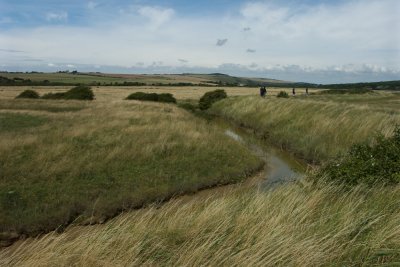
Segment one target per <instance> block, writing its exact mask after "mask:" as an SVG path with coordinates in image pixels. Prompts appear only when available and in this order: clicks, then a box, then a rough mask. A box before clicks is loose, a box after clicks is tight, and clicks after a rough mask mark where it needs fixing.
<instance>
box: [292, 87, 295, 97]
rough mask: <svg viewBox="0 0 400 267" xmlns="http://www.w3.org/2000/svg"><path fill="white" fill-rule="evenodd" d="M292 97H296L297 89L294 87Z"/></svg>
mask: <svg viewBox="0 0 400 267" xmlns="http://www.w3.org/2000/svg"><path fill="white" fill-rule="evenodd" d="M292 95H293V96H295V95H296V89H294V87H293V89H292Z"/></svg>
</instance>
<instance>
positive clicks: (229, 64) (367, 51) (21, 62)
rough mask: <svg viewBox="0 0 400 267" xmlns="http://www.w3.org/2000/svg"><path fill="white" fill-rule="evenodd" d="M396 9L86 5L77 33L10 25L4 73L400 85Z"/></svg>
mask: <svg viewBox="0 0 400 267" xmlns="http://www.w3.org/2000/svg"><path fill="white" fill-rule="evenodd" d="M396 10H400V1H396V0H365V1H358V0H351V1H346V2H336V3H333V4H327V3H320V4H313V5H309V4H308V5H307V4H302V5H296V6H295V5H289V4H287V3H286V4H284V3H282V2H281V1H280V2H278V1H256V2H254V1H253V2H243V3H242V4H241V5H239V7H237V9H235V10H234V11H230V12H226V13H225V14H222V15H221V14H218V15H213V14H208V15H199V14H195V15H192V14H184V13H179V11H177V9H176V8H174V6H149V5H123V6H120V5H116V6H107V5H100V4H97V2H86V3H82V11H80V12H84V13H83V15H82V14H81V13H80V18H81V17H83V18H85V20H84V21H83V22H82V23H80V24H79V25H76V24H73V23H72V22H73V21H75V20H74V18H75V17H74V16H76V14H75V13H73V12H72V11H70V10H68V9H66V10H59V11H51V12H48V13H46V15H45V20H44V21H45V22H46V23H41V24H39V25H38V24H37V23H36V24H35V23H28V24H26V25H24V26H21V25H20V24H18V25H17V26H12V23H11V25H10V23H7V24H6V25H10V26H8V27H7V28H4V27H2V28H1V29H0V47H1V48H2V49H0V61H1V63H2V64H1V69H4V70H39V69H40V70H52V71H55V70H57V68H68V67H67V65H70V66H72V65H73V66H75V67H76V68H82V71H83V70H90V68H92V69H91V70H96V71H98V70H99V69H100V70H102V71H103V70H107V71H109V72H121V71H124V72H133V73H135V72H136V73H143V72H149V73H156V72H158V73H169V72H171V73H172V72H174V73H177V72H180V71H181V72H194V71H199V72H215V71H218V72H225V73H229V74H232V75H241V76H257V77H270V78H278V79H286V80H292V81H309V82H322V83H324V82H352V81H354V82H356V81H375V80H391V79H400V65H399V62H400V35H399V34H398V32H400V19H399V16H398V14H397V11H396ZM85 12H86V13H85ZM0 14H1V13H0ZM13 20H15V19H14V18H12V19H11V20H10V21H13ZM221 36H224V38H221ZM215 40H217V42H216V41H215ZM228 40H229V45H227V42H228ZM221 47H223V49H221ZM249 47H251V48H249ZM10 51H26V52H25V53H12V52H10ZM177 58H178V60H177ZM32 59H34V60H38V61H32ZM182 59H183V60H182ZM39 60H40V61H39ZM160 62H162V64H160ZM138 64H140V65H138ZM94 66H96V68H94Z"/></svg>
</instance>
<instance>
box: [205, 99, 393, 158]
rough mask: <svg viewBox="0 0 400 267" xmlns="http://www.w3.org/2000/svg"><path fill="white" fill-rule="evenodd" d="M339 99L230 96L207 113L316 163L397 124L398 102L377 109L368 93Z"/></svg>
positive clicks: (389, 130)
mask: <svg viewBox="0 0 400 267" xmlns="http://www.w3.org/2000/svg"><path fill="white" fill-rule="evenodd" d="M362 97H363V96H359V98H358V99H360V98H361V100H362ZM393 98H395V96H393ZM341 99H345V98H344V97H343V96H342V97H341V98H333V99H331V101H328V100H327V98H326V97H323V98H322V99H321V97H319V96H318V97H316V98H315V99H314V97H313V96H304V97H291V98H289V99H282V98H281V99H278V98H267V99H261V98H260V97H253V96H248V97H232V98H229V99H225V100H222V101H220V102H217V103H215V104H214V105H213V106H212V108H211V112H212V113H213V114H217V115H219V116H222V117H224V118H226V119H228V120H231V121H233V122H235V123H237V124H239V125H242V126H245V127H248V128H251V129H254V130H255V131H256V133H257V134H259V135H260V136H261V137H262V138H265V139H267V140H268V141H270V142H272V143H273V144H276V145H278V146H282V147H284V148H286V149H289V150H290V151H292V152H293V153H295V154H297V155H299V156H301V157H303V158H305V159H306V160H308V161H311V162H315V163H321V162H323V161H326V160H327V159H331V158H333V157H335V156H338V155H339V154H343V153H345V152H346V151H347V149H348V148H350V147H351V145H352V144H355V143H359V142H363V141H367V142H368V141H372V140H373V139H374V137H375V136H376V134H377V133H381V134H383V136H390V135H391V134H392V133H393V130H394V128H395V125H396V124H399V123H400V109H399V107H400V102H394V103H395V104H393V107H391V108H390V110H381V108H380V107H377V106H376V104H372V105H369V104H368V103H369V101H372V102H373V101H374V100H373V99H372V98H370V96H367V98H366V99H364V101H361V100H360V101H358V103H357V102H356V101H355V100H354V98H353V103H349V101H347V102H346V101H345V100H343V101H341ZM373 103H376V102H373ZM384 104H385V101H383V100H381V101H380V105H381V106H382V105H384Z"/></svg>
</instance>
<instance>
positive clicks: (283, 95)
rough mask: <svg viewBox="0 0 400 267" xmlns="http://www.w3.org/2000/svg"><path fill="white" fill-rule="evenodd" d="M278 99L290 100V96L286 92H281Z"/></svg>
mask: <svg viewBox="0 0 400 267" xmlns="http://www.w3.org/2000/svg"><path fill="white" fill-rule="evenodd" d="M276 97H283V98H289V95H288V93H286V92H285V91H280V92H279V93H278V95H277V96H276Z"/></svg>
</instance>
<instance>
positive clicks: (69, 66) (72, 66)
mask: <svg viewBox="0 0 400 267" xmlns="http://www.w3.org/2000/svg"><path fill="white" fill-rule="evenodd" d="M67 67H68V68H75V65H72V64H67Z"/></svg>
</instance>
